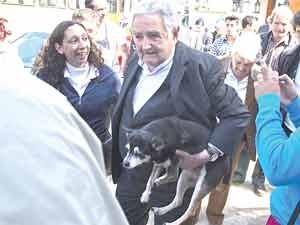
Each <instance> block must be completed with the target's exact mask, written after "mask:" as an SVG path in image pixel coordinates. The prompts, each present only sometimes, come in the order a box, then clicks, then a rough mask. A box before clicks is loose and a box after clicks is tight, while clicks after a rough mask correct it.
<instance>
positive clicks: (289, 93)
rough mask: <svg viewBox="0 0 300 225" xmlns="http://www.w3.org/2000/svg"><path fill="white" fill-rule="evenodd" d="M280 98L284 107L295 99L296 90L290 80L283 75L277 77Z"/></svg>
mask: <svg viewBox="0 0 300 225" xmlns="http://www.w3.org/2000/svg"><path fill="white" fill-rule="evenodd" d="M279 86H280V97H281V99H280V100H281V102H282V104H284V105H288V104H289V103H290V102H291V101H293V100H294V98H296V97H297V90H296V87H295V85H294V82H293V81H292V79H291V78H290V77H289V76H288V75H286V74H284V75H282V76H280V77H279Z"/></svg>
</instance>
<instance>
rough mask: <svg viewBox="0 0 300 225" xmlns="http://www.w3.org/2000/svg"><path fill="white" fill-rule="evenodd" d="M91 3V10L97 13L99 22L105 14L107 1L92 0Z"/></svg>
mask: <svg viewBox="0 0 300 225" xmlns="http://www.w3.org/2000/svg"><path fill="white" fill-rule="evenodd" d="M92 5H93V7H92V8H93V10H94V11H96V12H97V13H98V16H99V21H100V23H101V22H102V20H103V18H104V17H105V14H106V10H107V1H106V0H94V1H93V3H92Z"/></svg>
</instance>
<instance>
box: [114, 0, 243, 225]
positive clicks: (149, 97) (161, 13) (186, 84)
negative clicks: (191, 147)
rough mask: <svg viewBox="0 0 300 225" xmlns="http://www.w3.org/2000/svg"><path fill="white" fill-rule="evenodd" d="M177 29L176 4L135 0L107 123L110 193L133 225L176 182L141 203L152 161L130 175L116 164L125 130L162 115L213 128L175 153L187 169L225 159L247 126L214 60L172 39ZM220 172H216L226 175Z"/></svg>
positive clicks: (167, 196) (160, 220)
mask: <svg viewBox="0 0 300 225" xmlns="http://www.w3.org/2000/svg"><path fill="white" fill-rule="evenodd" d="M178 29H179V23H178V20H177V10H176V8H175V7H174V1H171V0H150V1H140V2H139V4H138V5H137V8H136V9H135V11H134V12H133V20H132V24H131V30H132V36H133V41H134V43H135V46H136V52H135V53H134V54H133V55H132V57H131V58H130V59H129V63H128V67H127V70H126V71H125V74H126V76H125V79H124V83H123V85H122V90H121V94H120V97H119V100H118V102H117V104H116V107H115V110H114V114H113V119H112V135H113V157H112V177H113V181H114V182H115V183H117V190H116V196H117V198H118V200H119V202H120V203H121V206H122V208H123V210H124V212H125V214H126V216H127V218H128V220H129V223H130V224H131V225H145V224H147V221H148V213H149V210H150V208H151V207H152V206H163V205H166V204H168V203H170V202H171V200H172V199H173V198H174V196H175V192H176V183H177V182H170V183H168V184H165V185H161V186H159V187H155V188H154V189H153V192H152V195H151V197H150V202H149V203H148V204H142V203H141V202H140V197H141V194H142V193H143V191H144V189H145V186H146V183H147V181H148V178H149V175H150V173H151V170H152V164H151V163H145V164H143V165H141V166H139V167H136V168H135V169H131V170H128V169H126V168H124V167H122V161H123V159H124V157H125V155H126V154H127V152H128V149H127V148H126V145H127V138H126V130H125V129H124V127H125V128H126V127H130V128H141V127H143V126H145V125H146V124H148V123H149V122H151V121H153V120H156V119H158V118H162V117H167V116H178V117H179V118H181V119H185V120H191V121H194V122H198V123H200V124H202V125H203V126H205V127H206V128H207V129H209V130H210V131H211V135H210V139H209V141H208V143H207V148H206V149H199V153H197V154H193V155H191V154H189V153H187V152H184V150H185V149H182V151H178V152H177V154H178V157H179V158H180V159H179V161H180V162H179V165H180V166H181V167H182V168H184V169H193V168H196V167H201V166H202V165H204V164H205V163H207V162H212V161H215V160H217V159H220V160H222V157H223V156H224V155H226V156H229V157H230V156H231V155H232V153H233V150H234V146H235V145H236V144H237V143H238V142H239V140H240V137H241V136H242V133H243V131H244V128H245V127H246V125H247V123H248V121H249V113H248V111H247V109H246V107H245V106H244V105H243V104H242V101H241V100H240V99H239V97H238V96H237V94H236V92H235V91H234V90H233V89H232V88H231V87H229V86H227V85H225V84H224V82H223V77H222V66H221V64H220V62H219V61H218V59H217V58H216V57H214V56H212V55H210V54H207V53H203V52H200V51H197V50H195V49H192V48H190V47H188V46H186V45H185V44H183V43H182V42H180V41H178V39H177V38H178ZM199 106H201V107H199ZM217 117H218V118H219V123H217V120H216V118H217ZM225 134H226V135H225ZM227 134H228V135H227ZM174 151H175V150H174ZM226 172H227V171H220V173H221V174H224V175H225V173H226ZM191 194H192V189H190V190H189V191H187V193H186V194H185V197H184V200H183V204H182V205H181V206H180V207H178V208H176V209H174V210H172V211H171V212H169V213H167V214H166V215H163V216H156V217H155V225H161V224H164V223H165V222H167V221H173V220H175V219H177V218H179V217H180V216H181V215H182V214H183V212H185V210H186V209H187V206H188V204H189V201H190V198H191ZM199 204H200V203H199Z"/></svg>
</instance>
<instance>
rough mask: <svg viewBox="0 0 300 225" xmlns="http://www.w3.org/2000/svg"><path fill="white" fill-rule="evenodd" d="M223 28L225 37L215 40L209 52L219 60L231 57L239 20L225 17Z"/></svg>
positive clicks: (232, 16) (233, 17)
mask: <svg viewBox="0 0 300 225" xmlns="http://www.w3.org/2000/svg"><path fill="white" fill-rule="evenodd" d="M225 26H226V33H225V35H224V36H221V37H219V38H217V39H216V40H215V41H214V43H213V44H212V46H211V48H210V51H209V53H211V54H213V55H214V56H216V57H217V58H218V59H220V60H222V59H225V58H230V57H231V48H232V45H233V44H234V42H235V40H236V38H237V37H238V35H239V18H238V17H237V16H234V15H231V16H227V17H225Z"/></svg>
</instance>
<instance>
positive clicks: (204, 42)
mask: <svg viewBox="0 0 300 225" xmlns="http://www.w3.org/2000/svg"><path fill="white" fill-rule="evenodd" d="M212 39H213V37H212V34H211V33H210V32H209V31H208V30H207V29H206V28H205V24H204V19H203V18H202V17H199V18H198V19H197V20H196V21H195V22H194V24H193V26H192V28H191V41H190V47H191V48H194V49H197V50H199V51H203V52H207V51H208V48H209V47H210V45H211V44H212Z"/></svg>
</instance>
